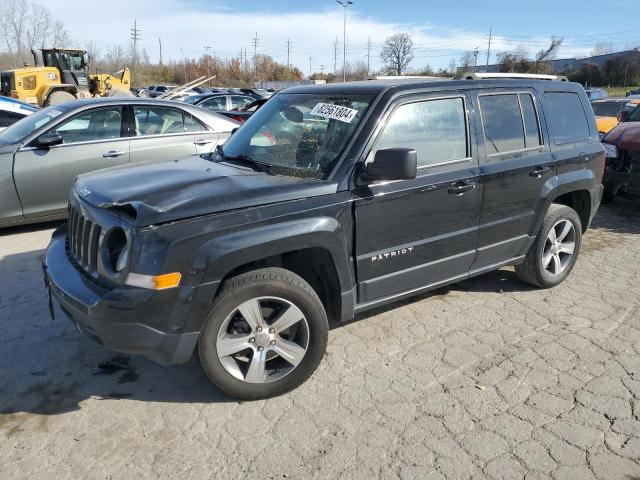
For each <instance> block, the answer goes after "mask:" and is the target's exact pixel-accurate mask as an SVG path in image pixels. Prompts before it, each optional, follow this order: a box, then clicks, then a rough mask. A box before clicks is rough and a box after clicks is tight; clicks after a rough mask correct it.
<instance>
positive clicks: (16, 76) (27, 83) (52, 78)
mask: <svg viewBox="0 0 640 480" xmlns="http://www.w3.org/2000/svg"><path fill="white" fill-rule="evenodd" d="M41 52H42V66H39V65H38V57H37V55H36V53H35V52H34V51H32V53H33V59H34V63H35V66H33V67H30V66H25V67H23V68H16V69H14V70H8V71H5V72H2V73H0V95H3V96H6V97H11V98H15V99H18V100H22V101H23V102H27V103H31V104H34V105H39V106H41V107H48V106H49V105H56V104H58V103H62V102H65V101H67V100H73V99H75V98H90V97H96V96H100V97H111V96H131V95H132V94H131V92H130V90H129V89H130V87H131V75H130V73H129V69H128V68H124V69H123V70H120V71H119V72H116V73H114V74H106V73H100V74H93V75H90V74H88V73H87V64H88V56H87V52H86V51H85V50H80V49H73V48H49V49H42V50H41Z"/></svg>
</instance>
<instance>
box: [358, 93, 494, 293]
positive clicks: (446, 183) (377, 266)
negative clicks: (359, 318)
mask: <svg viewBox="0 0 640 480" xmlns="http://www.w3.org/2000/svg"><path fill="white" fill-rule="evenodd" d="M468 105H469V104H468V97H467V96H466V94H464V93H459V92H453V93H451V94H450V95H449V94H439V95H420V96H417V97H415V96H412V97H411V99H405V100H401V101H400V102H399V103H398V104H397V105H395V106H394V107H392V111H391V113H390V115H389V117H388V120H387V121H386V125H385V126H384V128H383V130H382V132H381V134H380V135H379V136H378V138H377V139H376V140H375V142H374V144H373V147H372V148H371V150H370V153H369V154H368V156H367V161H371V160H372V159H373V156H374V155H375V152H376V151H377V150H379V149H383V148H392V147H404V148H413V149H415V150H416V151H417V154H418V165H419V170H418V175H417V178H415V179H412V180H401V181H394V182H376V183H373V184H369V185H363V186H359V187H356V188H355V190H354V195H355V198H356V200H355V216H356V247H355V248H356V255H357V271H358V288H359V290H358V301H359V303H361V304H365V305H366V304H369V305H371V304H375V303H376V302H377V301H382V300H383V299H390V298H394V297H396V296H398V295H402V294H403V293H407V292H412V291H417V290H420V289H421V288H425V287H429V286H434V285H437V284H439V283H443V282H446V281H452V280H459V279H462V278H465V277H466V276H467V272H468V271H469V267H470V266H471V263H472V261H473V259H474V258H475V254H476V241H477V235H478V221H479V218H480V207H481V200H482V184H481V182H480V178H479V176H478V173H479V172H478V168H477V166H478V165H477V156H476V153H475V149H474V147H473V140H472V138H473V136H472V135H473V134H472V132H471V130H470V129H469V124H468V119H469V116H470V111H469V109H468V108H467V107H468Z"/></svg>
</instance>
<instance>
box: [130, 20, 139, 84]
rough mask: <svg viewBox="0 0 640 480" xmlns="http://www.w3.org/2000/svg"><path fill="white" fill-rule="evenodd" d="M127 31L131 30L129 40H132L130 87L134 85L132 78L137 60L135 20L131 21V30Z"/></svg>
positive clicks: (137, 35) (137, 37)
mask: <svg viewBox="0 0 640 480" xmlns="http://www.w3.org/2000/svg"><path fill="white" fill-rule="evenodd" d="M129 30H131V34H130V37H131V40H133V60H132V63H133V65H131V85H133V84H134V83H133V77H134V73H135V68H136V63H137V59H138V40H139V38H140V30H139V29H138V24H137V22H136V20H133V28H130V29H129Z"/></svg>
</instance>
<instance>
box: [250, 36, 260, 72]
mask: <svg viewBox="0 0 640 480" xmlns="http://www.w3.org/2000/svg"><path fill="white" fill-rule="evenodd" d="M259 41H260V39H259V38H258V32H256V36H255V38H254V39H253V40H252V42H251V43H252V44H253V68H254V70H255V79H256V80H257V79H258V42H259Z"/></svg>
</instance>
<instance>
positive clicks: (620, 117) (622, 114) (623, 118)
mask: <svg viewBox="0 0 640 480" xmlns="http://www.w3.org/2000/svg"><path fill="white" fill-rule="evenodd" d="M627 118H629V112H628V111H626V110H623V111H621V112H620V113H618V122H620V123H622V122H624V121H626V120H627Z"/></svg>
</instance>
